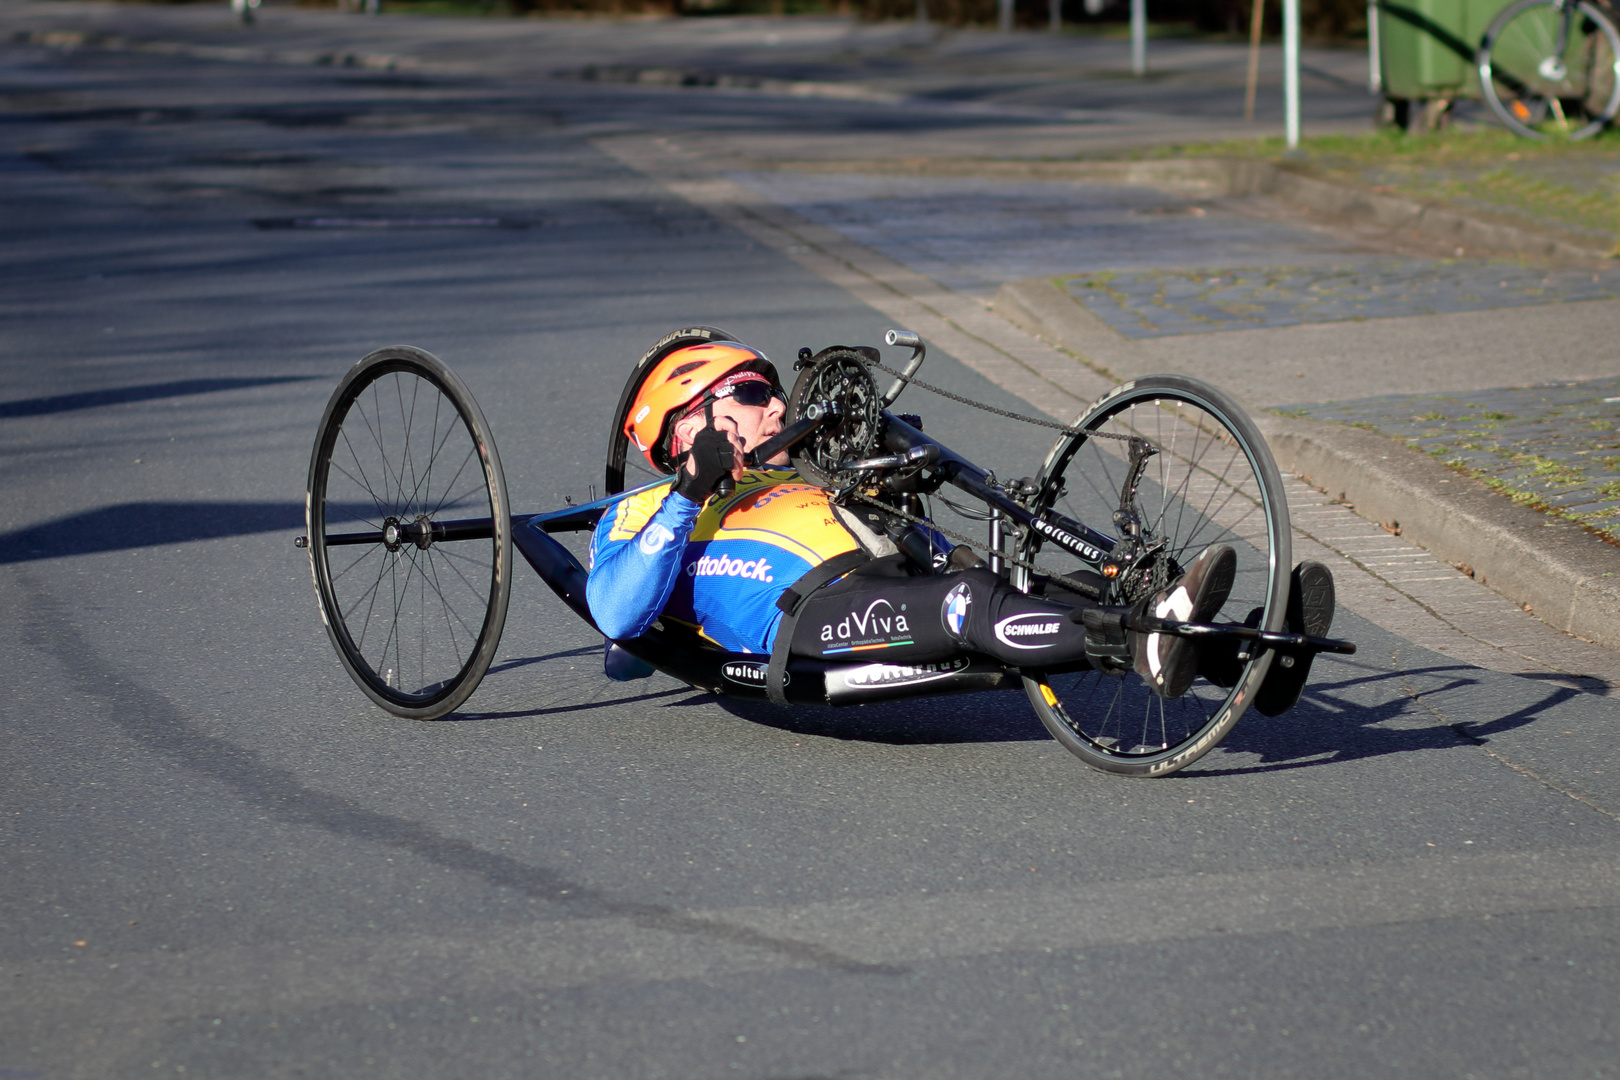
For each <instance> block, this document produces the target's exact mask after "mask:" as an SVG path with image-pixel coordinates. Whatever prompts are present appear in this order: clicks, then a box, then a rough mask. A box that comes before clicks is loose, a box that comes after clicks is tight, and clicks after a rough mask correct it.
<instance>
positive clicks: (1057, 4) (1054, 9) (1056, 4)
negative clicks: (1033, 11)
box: [1046, 0, 1063, 33]
mask: <svg viewBox="0 0 1620 1080" xmlns="http://www.w3.org/2000/svg"><path fill="white" fill-rule="evenodd" d="M1046 13H1047V14H1048V15H1049V16H1051V18H1052V32H1053V33H1056V32H1057V31H1059V30H1061V29H1063V0H1046Z"/></svg>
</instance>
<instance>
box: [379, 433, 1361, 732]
mask: <svg viewBox="0 0 1620 1080" xmlns="http://www.w3.org/2000/svg"><path fill="white" fill-rule="evenodd" d="M882 417H883V421H884V429H883V430H884V445H885V447H886V448H887V449H889V450H890V451H891V452H894V453H905V452H907V451H910V450H914V449H917V448H928V449H927V452H928V454H929V456H930V458H931V460H930V462H929V465H928V467H929V468H932V469H934V470H935V471H936V472H937V473H938V475H939V477H940V478H941V479H942V481H943V482H944V483H948V484H950V485H952V486H953V487H956V488H958V489H959V490H961V491H963V492H965V493H966V494H968V495H971V496H973V497H974V498H975V499H977V500H979V501H980V502H982V503H984V504H985V505H986V506H987V507H989V508H990V510H991V512H992V517H991V521H990V530H991V536H992V545H991V547H992V554H993V555H999V554H1000V552H999V550H998V549H999V545H998V544H997V543H996V542H995V539H994V538H995V537H997V535H998V534H999V533H1000V531H1001V526H1002V525H1003V523H1004V522H1006V521H1011V522H1013V523H1014V524H1015V525H1017V526H1018V527H1020V528H1024V529H1032V530H1034V531H1036V532H1038V533H1040V535H1041V536H1043V537H1045V538H1046V539H1047V540H1048V541H1050V542H1051V543H1053V544H1056V545H1058V546H1059V547H1062V548H1063V549H1064V550H1065V551H1068V552H1069V553H1071V554H1073V555H1074V556H1075V557H1076V558H1079V559H1081V560H1083V561H1084V562H1086V563H1087V564H1088V565H1090V566H1093V567H1097V568H1100V567H1101V566H1102V565H1103V564H1104V563H1105V562H1106V561H1107V560H1108V558H1109V556H1110V553H1111V552H1112V551H1113V550H1114V548H1115V544H1116V541H1115V539H1114V538H1113V537H1111V536H1109V535H1108V534H1106V533H1102V532H1099V531H1097V530H1096V529H1093V528H1091V527H1090V526H1088V525H1086V524H1085V523H1083V522H1080V521H1075V520H1073V519H1071V518H1069V517H1066V516H1064V515H1061V514H1056V513H1052V512H1051V511H1047V512H1045V513H1044V514H1043V515H1036V514H1034V513H1031V512H1030V510H1029V509H1028V507H1026V506H1025V505H1023V504H1022V503H1021V502H1020V501H1019V500H1018V499H1016V498H1014V497H1013V496H1011V495H1009V494H1008V493H1007V491H1006V489H1005V488H1003V487H1002V486H1001V485H1000V484H998V483H997V482H996V481H995V479H994V476H993V474H991V473H990V472H988V471H987V470H984V469H981V468H979V467H978V466H977V465H975V464H973V462H971V461H969V460H967V459H966V458H964V457H962V456H961V455H960V454H957V453H956V452H955V451H953V450H951V449H950V448H949V447H947V446H945V445H944V444H943V443H941V442H939V441H938V440H936V439H934V438H932V437H931V436H929V435H925V434H924V433H923V432H922V431H921V430H920V429H919V428H917V427H914V426H913V425H911V424H908V423H906V422H905V421H904V420H901V419H900V418H899V417H897V416H894V415H893V414H891V413H889V412H887V411H884V412H883V413H882ZM815 426H816V425H815V424H814V423H803V424H796V425H794V427H793V428H792V429H789V430H788V431H785V432H784V433H783V435H784V436H787V437H788V439H789V441H790V442H791V441H795V439H796V438H803V437H804V436H805V435H806V434H808V433H809V432H811V431H813V430H814V429H815ZM779 438H780V437H779ZM781 448H782V447H781V446H776V447H775V449H773V450H772V454H774V453H775V452H776V450H779V449H781ZM664 482H665V481H663V480H662V479H659V480H654V481H651V482H649V483H647V484H645V485H643V486H641V487H639V488H635V489H633V490H631V491H626V492H622V493H620V494H617V495H611V496H609V497H607V498H604V499H598V500H596V501H595V502H590V503H585V504H582V505H579V506H569V507H566V508H564V509H562V510H554V511H551V512H549V513H543V514H534V515H528V516H523V515H520V516H517V517H514V518H513V519H512V525H513V529H512V543H513V546H514V547H516V548H517V549H518V551H519V552H520V553H521V554H522V555H523V557H524V558H525V559H526V560H527V561H528V563H529V565H530V566H532V567H534V569H535V572H536V573H538V574H539V575H540V578H541V580H543V581H544V582H545V583H546V584H547V585H549V586H550V587H551V589H552V591H553V592H555V593H556V594H557V596H558V597H559V598H561V599H562V601H563V602H564V603H565V604H567V605H568V606H569V608H570V609H572V610H573V612H574V613H575V614H576V615H578V616H579V617H580V618H581V619H584V620H585V621H586V622H587V623H589V624H590V625H591V626H593V627H594V626H596V620H595V619H593V618H592V617H591V611H590V605H589V604H588V603H587V601H586V597H585V582H586V578H587V577H588V574H589V571H588V570H587V569H586V568H585V567H584V566H583V565H582V564H581V563H580V561H579V560H578V559H577V558H576V557H575V556H574V553H573V552H572V551H570V550H569V549H568V548H567V547H566V546H565V545H563V544H562V543H561V542H560V541H558V540H556V539H554V536H555V535H556V534H560V533H577V532H590V531H592V530H594V529H595V528H596V525H597V522H599V521H600V520H601V518H602V515H603V514H604V513H606V512H607V511H608V510H609V509H610V508H611V507H612V506H613V505H614V504H615V503H617V502H618V501H619V500H621V499H625V498H628V497H630V496H631V495H634V494H635V493H636V492H638V491H644V490H646V489H647V488H651V487H654V486H657V485H658V484H661V483H664ZM998 514H999V515H1000V519H999V520H998V519H997V518H996V516H995V515H998ZM449 524H450V525H452V526H454V527H456V528H457V529H458V532H459V535H461V536H462V537H467V536H468V531H469V530H470V528H471V527H473V526H475V525H476V523H474V522H454V523H449ZM485 527H486V529H487V523H485ZM353 542H356V543H359V542H361V541H360V540H358V539H356V540H355V541H353ZM999 561H1000V560H999V559H998V560H997V562H999ZM993 565H994V564H993ZM997 570H998V572H1001V573H1003V574H1005V571H1004V570H1003V569H1001V568H1000V567H997ZM1129 627H1130V629H1133V630H1141V631H1156V632H1160V633H1172V634H1181V635H1185V636H1200V637H1236V638H1240V639H1245V640H1250V641H1256V642H1258V643H1260V644H1261V645H1264V646H1269V647H1274V648H1282V649H1287V650H1297V649H1303V648H1312V649H1317V650H1320V651H1335V652H1343V651H1353V650H1354V646H1349V645H1348V643H1347V642H1330V641H1327V640H1325V639H1319V638H1306V637H1305V636H1303V635H1296V634H1283V633H1276V632H1271V631H1261V630H1255V629H1252V628H1249V627H1244V626H1225V625H1222V626H1216V625H1212V624H1204V623H1177V622H1174V621H1171V620H1159V619H1151V618H1144V619H1139V620H1136V621H1133V622H1131V623H1130V624H1129ZM613 644H615V645H617V646H618V647H619V648H621V649H623V650H625V651H626V652H628V653H630V654H631V655H632V656H634V657H636V658H637V659H638V660H641V661H643V662H644V663H646V664H648V665H650V666H652V667H654V668H657V669H658V670H659V671H662V672H664V673H665V674H668V675H672V676H674V677H675V678H677V679H680V680H681V681H683V682H686V683H688V684H690V685H692V686H697V687H700V688H702V689H705V690H709V691H712V692H714V693H720V694H728V695H733V696H739V697H749V698H760V699H764V698H765V697H766V696H767V695H766V671H767V668H768V666H769V663H768V662H769V659H770V658H769V657H768V656H764V655H760V654H755V653H732V652H726V651H723V650H719V649H715V648H712V647H706V646H704V645H703V644H702V643H701V641H700V639H699V638H698V637H697V636H696V635H695V634H692V633H690V632H688V631H682V630H679V629H674V628H670V627H667V626H665V625H663V624H662V623H655V624H654V627H653V629H651V630H649V631H648V632H647V633H646V634H644V635H642V636H641V637H638V638H632V639H629V640H625V641H617V642H614V643H613ZM1343 646H1348V648H1344V647H1343ZM1021 688H1022V680H1021V676H1020V673H1019V672H1018V670H1017V669H1015V668H1010V667H1007V666H1005V665H1003V664H1001V663H1000V662H999V661H996V660H992V659H991V658H989V657H986V656H982V655H979V654H974V653H963V654H962V655H961V656H959V657H955V658H952V659H950V660H946V661H940V662H937V663H929V664H893V663H832V662H828V661H824V660H817V659H811V658H800V657H794V658H792V659H791V660H790V661H789V663H788V680H787V683H786V686H785V688H784V689H785V692H786V695H787V698H788V700H789V701H790V702H793V703H795V704H807V705H808V704H818V705H820V704H827V705H856V704H862V703H865V702H869V701H882V700H887V699H892V698H900V697H915V696H919V695H923V694H949V693H963V692H971V691H979V690H995V689H1021Z"/></svg>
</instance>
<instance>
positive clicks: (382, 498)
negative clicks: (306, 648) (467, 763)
mask: <svg viewBox="0 0 1620 1080" xmlns="http://www.w3.org/2000/svg"><path fill="white" fill-rule="evenodd" d="M306 508H307V510H306V512H307V514H308V525H309V557H310V569H311V572H312V573H313V575H314V578H315V594H316V597H317V598H318V599H319V601H320V605H321V618H322V620H323V621H324V622H325V623H326V631H327V634H328V635H329V636H330V637H331V639H332V645H333V646H334V647H335V648H336V649H337V654H338V659H339V660H341V661H342V663H343V667H344V670H346V671H347V672H348V673H349V675H350V676H351V677H352V678H353V679H354V681H355V683H356V684H357V685H358V686H359V687H360V689H361V690H363V691H364V692H365V694H366V696H367V697H369V698H371V700H373V701H375V702H376V703H377V704H379V705H381V706H382V707H383V708H385V709H387V710H388V711H389V712H391V713H394V714H395V715H396V716H404V717H408V718H410V719H415V720H433V719H437V718H438V717H441V716H443V715H445V714H446V713H448V712H450V711H451V710H452V709H454V708H456V706H458V705H460V704H461V703H462V702H463V701H466V700H467V697H468V695H470V694H471V693H472V692H473V690H474V689H475V688H476V687H477V686H478V683H479V680H481V679H482V678H483V677H484V672H486V671H487V670H489V665H490V661H491V660H493V659H494V657H495V649H496V647H497V646H498V645H499V644H500V639H501V629H502V627H503V626H505V624H506V605H507V600H508V599H509V597H510V595H511V591H512V519H511V514H510V511H509V509H508V505H507V499H506V479H505V477H504V475H503V474H502V472H501V460H500V457H499V456H498V455H497V454H496V453H495V442H494V440H493V439H492V438H491V437H490V434H489V425H488V424H487V423H486V422H485V421H484V415H483V413H482V412H480V411H479V409H478V403H477V402H475V401H474V400H473V398H472V395H471V394H470V393H468V391H467V388H466V386H465V385H463V384H462V382H461V380H460V379H459V378H457V377H456V375H455V373H454V372H452V371H451V370H450V369H449V368H448V367H446V366H445V365H444V364H443V363H442V362H441V361H439V360H438V359H437V358H436V357H434V356H432V355H430V354H428V353H425V352H423V351H422V350H420V349H412V348H408V347H403V346H396V347H393V348H387V349H379V350H377V351H376V352H374V353H372V354H371V355H369V356H367V357H365V358H364V359H363V360H361V361H360V362H359V363H357V364H356V365H355V366H354V367H353V368H351V369H349V373H348V374H347V375H345V376H344V377H343V381H342V382H340V383H339V384H338V388H337V390H336V391H334V392H333V394H332V399H331V401H330V402H329V403H328V404H327V406H326V415H325V416H324V417H323V418H322V419H321V427H320V431H319V433H318V434H317V436H316V439H315V453H314V456H313V458H312V459H311V461H310V466H309V493H308V499H307V503H306Z"/></svg>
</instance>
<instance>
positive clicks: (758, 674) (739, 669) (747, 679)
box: [720, 660, 792, 686]
mask: <svg viewBox="0 0 1620 1080" xmlns="http://www.w3.org/2000/svg"><path fill="white" fill-rule="evenodd" d="M770 669H771V668H770V665H769V664H766V663H762V662H760V661H758V660H730V661H727V662H726V663H724V664H721V665H720V674H721V675H724V676H725V677H726V678H727V679H730V680H731V681H732V682H734V683H737V684H739V685H742V686H764V685H765V683H766V676H767V674H768V673H769V671H770ZM791 681H792V676H790V675H788V673H787V672H785V671H784V672H783V673H782V685H784V686H786V685H787V684H788V683H789V682H791Z"/></svg>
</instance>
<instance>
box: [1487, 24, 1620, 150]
mask: <svg viewBox="0 0 1620 1080" xmlns="http://www.w3.org/2000/svg"><path fill="white" fill-rule="evenodd" d="M1477 59H1478V66H1479V82H1480V87H1481V88H1482V89H1483V90H1484V92H1485V100H1486V101H1487V102H1488V103H1489V104H1490V106H1491V109H1492V110H1494V111H1495V113H1496V115H1497V116H1498V117H1500V118H1501V120H1502V122H1503V123H1504V124H1506V125H1507V126H1508V127H1509V128H1511V129H1512V130H1514V131H1516V132H1518V133H1519V134H1520V135H1524V136H1527V137H1529V138H1535V139H1541V138H1548V137H1551V138H1559V139H1586V138H1590V137H1591V136H1593V135H1596V134H1597V133H1598V132H1600V131H1602V130H1603V127H1604V125H1605V124H1607V123H1608V122H1609V121H1610V120H1611V119H1612V118H1613V117H1614V114H1615V111H1616V109H1617V108H1620V33H1616V31H1615V27H1614V23H1613V22H1612V21H1611V20H1610V19H1609V17H1608V16H1607V15H1606V14H1605V13H1604V12H1603V10H1602V9H1601V8H1599V7H1597V6H1595V5H1593V4H1590V3H1587V2H1586V0H1579V2H1573V0H1519V2H1518V3H1516V4H1510V5H1509V6H1508V7H1506V8H1504V9H1502V11H1501V12H1500V13H1499V14H1498V15H1497V16H1496V18H1495V19H1493V20H1491V24H1490V26H1489V27H1487V28H1486V30H1485V36H1484V38H1483V39H1482V40H1481V42H1480V47H1479V55H1478V58H1477Z"/></svg>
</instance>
